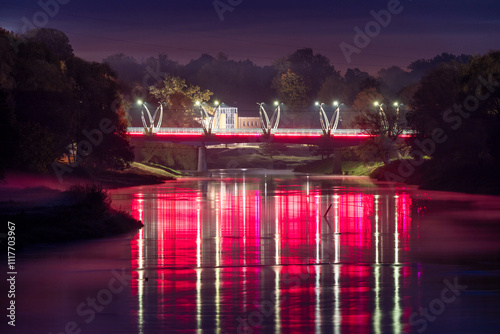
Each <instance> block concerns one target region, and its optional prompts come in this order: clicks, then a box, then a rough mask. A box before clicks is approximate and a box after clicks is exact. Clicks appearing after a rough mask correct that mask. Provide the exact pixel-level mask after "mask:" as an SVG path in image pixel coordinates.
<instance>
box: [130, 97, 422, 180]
mask: <svg viewBox="0 0 500 334" xmlns="http://www.w3.org/2000/svg"><path fill="white" fill-rule="evenodd" d="M141 103H142V102H141ZM258 105H259V121H257V122H256V123H260V128H235V127H234V124H233V123H234V122H233V121H234V120H232V119H233V118H234V117H233V116H234V113H235V112H236V111H235V110H236V108H227V107H224V108H223V107H222V106H221V105H220V104H219V105H218V106H217V107H216V108H215V111H214V112H213V113H212V114H210V113H209V112H208V111H207V110H206V109H205V107H204V105H203V104H200V105H199V107H200V108H199V110H200V117H199V118H198V119H197V120H198V121H199V123H200V125H201V127H199V128H167V127H161V124H162V119H163V104H160V105H159V106H158V108H157V109H156V111H155V112H154V114H153V115H151V112H150V111H149V109H148V107H147V106H146V104H143V107H144V108H143V109H141V119H142V123H143V127H129V128H127V134H128V135H129V136H130V140H131V141H133V142H134V141H135V142H139V141H143V142H165V143H179V144H190V145H195V146H198V147H199V148H198V171H206V169H207V167H206V146H207V145H219V144H233V143H255V144H258V143H283V144H308V145H320V144H326V145H328V146H329V147H331V148H333V149H334V157H335V159H334V160H335V161H334V171H337V172H338V171H340V154H339V152H335V151H336V150H337V149H339V148H341V147H346V146H356V145H359V144H361V143H362V142H363V141H364V140H367V139H369V138H370V137H371V135H369V134H367V133H366V131H365V130H361V129H339V128H338V124H339V119H340V107H341V106H342V105H343V104H338V103H336V104H334V105H335V106H336V107H337V108H336V109H335V111H334V113H333V115H332V116H331V117H328V116H327V114H326V112H325V110H324V109H323V104H322V103H321V104H320V103H318V104H317V105H318V107H319V108H318V110H319V119H320V123H321V129H280V128H278V125H279V122H280V117H281V105H280V104H279V103H277V104H276V105H275V108H274V111H273V114H272V116H271V117H269V116H268V114H267V112H266V110H265V108H264V103H258ZM397 108H398V109H397V110H398V113H399V106H398V107H397ZM231 112H232V113H233V114H231ZM378 113H379V115H380V119H381V120H382V124H383V125H384V127H385V130H386V131H387V132H391V131H392V130H391V129H392V128H393V127H394V125H389V123H388V122H387V117H386V115H385V111H384V109H383V108H382V105H380V111H379V112H378ZM157 115H159V117H156V116H157ZM231 115H232V116H231ZM221 120H222V121H221ZM228 120H229V122H228ZM148 121H149V122H148ZM221 125H230V126H229V127H227V126H226V127H224V126H221ZM394 129H395V130H396V127H394ZM400 137H402V138H407V137H412V132H411V131H403V132H402V134H401V135H400Z"/></svg>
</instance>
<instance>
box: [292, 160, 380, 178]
mask: <svg viewBox="0 0 500 334" xmlns="http://www.w3.org/2000/svg"><path fill="white" fill-rule="evenodd" d="M380 165H381V163H364V162H361V161H342V173H343V174H344V175H358V176H365V175H369V174H370V173H371V172H372V171H373V170H374V169H376V168H377V167H379V166H380ZM332 169H333V158H328V159H321V160H315V161H312V162H309V163H306V164H304V165H300V166H297V167H296V168H295V169H294V171H295V172H299V173H315V174H328V175H329V174H332Z"/></svg>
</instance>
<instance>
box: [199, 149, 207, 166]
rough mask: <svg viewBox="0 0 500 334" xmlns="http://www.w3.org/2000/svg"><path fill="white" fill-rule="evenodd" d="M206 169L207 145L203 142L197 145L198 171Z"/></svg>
mask: <svg viewBox="0 0 500 334" xmlns="http://www.w3.org/2000/svg"><path fill="white" fill-rule="evenodd" d="M206 171H207V147H206V146H205V143H203V144H202V145H201V146H198V172H206Z"/></svg>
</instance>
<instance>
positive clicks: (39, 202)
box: [0, 184, 143, 249]
mask: <svg viewBox="0 0 500 334" xmlns="http://www.w3.org/2000/svg"><path fill="white" fill-rule="evenodd" d="M2 190H3V192H2V201H1V202H0V210H1V214H0V220H1V221H3V222H7V221H9V222H12V223H13V224H14V225H15V227H16V229H15V233H16V246H17V247H16V248H17V249H20V248H22V247H24V246H27V245H33V244H44V243H61V242H68V241H75V240H86V239H95V238H103V237H109V236H113V235H119V234H124V233H128V232H133V231H136V230H138V229H140V228H142V227H143V224H142V222H140V221H137V220H135V219H134V218H132V217H131V216H130V215H129V214H128V213H126V212H124V211H119V210H115V209H113V208H112V207H111V199H110V197H109V196H108V193H107V191H106V190H104V189H103V188H102V186H101V185H99V184H90V185H76V186H72V187H71V188H70V189H69V190H67V191H60V190H55V189H51V188H47V187H35V188H24V189H19V188H3V189H2ZM6 197H10V200H5V199H6ZM4 225H5V226H6V224H4Z"/></svg>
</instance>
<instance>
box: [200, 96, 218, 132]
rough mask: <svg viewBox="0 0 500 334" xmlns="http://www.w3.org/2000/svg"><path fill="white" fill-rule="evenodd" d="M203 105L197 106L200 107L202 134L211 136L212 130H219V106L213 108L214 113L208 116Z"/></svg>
mask: <svg viewBox="0 0 500 334" xmlns="http://www.w3.org/2000/svg"><path fill="white" fill-rule="evenodd" d="M204 104H205V103H201V104H198V105H199V106H200V121H201V126H202V128H203V132H204V133H205V134H211V133H212V129H218V128H219V120H220V108H221V105H220V104H219V105H217V106H216V107H215V112H214V115H213V116H210V114H209V113H208V111H207V110H206V109H205V106H204Z"/></svg>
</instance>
